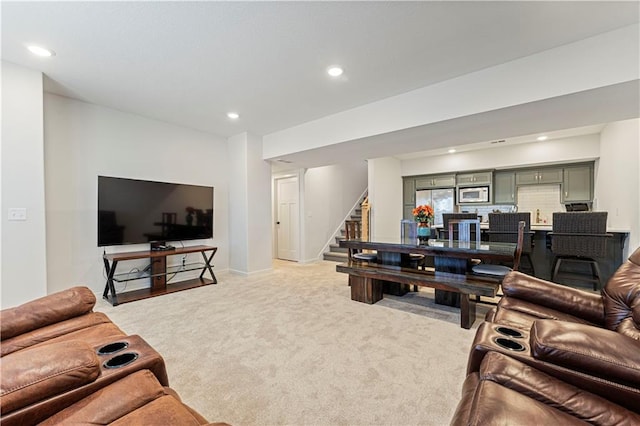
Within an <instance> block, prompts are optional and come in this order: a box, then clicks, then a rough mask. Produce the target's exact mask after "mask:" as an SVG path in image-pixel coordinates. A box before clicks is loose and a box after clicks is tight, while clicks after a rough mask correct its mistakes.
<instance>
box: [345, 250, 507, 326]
mask: <svg viewBox="0 0 640 426" xmlns="http://www.w3.org/2000/svg"><path fill="white" fill-rule="evenodd" d="M336 271H337V272H343V273H346V274H349V285H350V286H351V300H355V301H358V302H363V303H368V304H373V303H376V302H377V301H379V300H381V299H382V287H383V284H384V281H391V282H396V283H401V284H409V285H415V286H421V287H430V288H434V289H438V290H445V291H450V292H453V293H460V326H461V327H462V328H466V329H469V328H471V326H472V325H473V322H474V321H475V318H476V300H475V296H486V297H495V296H496V294H497V292H498V286H499V283H498V281H497V280H495V279H492V278H485V277H477V276H470V275H461V274H452V273H447V272H438V271H428V270H427V271H423V270H416V269H410V268H405V267H401V266H390V265H382V264H373V263H370V264H365V263H356V262H350V263H343V264H339V265H337V266H336ZM472 296H473V297H472Z"/></svg>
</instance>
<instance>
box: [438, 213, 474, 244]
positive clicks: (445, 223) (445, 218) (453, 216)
mask: <svg viewBox="0 0 640 426" xmlns="http://www.w3.org/2000/svg"><path fill="white" fill-rule="evenodd" d="M469 219H478V215H477V214H476V213H442V233H443V235H442V238H443V239H445V240H446V239H449V221H451V220H469ZM475 238H476V236H475V234H474V235H472V236H471V239H475ZM453 239H454V240H458V239H459V236H458V233H457V229H454V231H453Z"/></svg>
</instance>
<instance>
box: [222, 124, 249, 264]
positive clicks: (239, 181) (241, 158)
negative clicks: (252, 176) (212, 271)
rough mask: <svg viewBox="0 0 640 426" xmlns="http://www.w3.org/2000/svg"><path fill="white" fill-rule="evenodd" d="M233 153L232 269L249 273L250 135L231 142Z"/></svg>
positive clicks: (230, 213)
mask: <svg viewBox="0 0 640 426" xmlns="http://www.w3.org/2000/svg"><path fill="white" fill-rule="evenodd" d="M227 146H228V152H229V253H230V258H229V269H230V270H231V271H233V272H240V273H246V272H247V265H248V262H249V261H248V259H249V253H248V252H247V247H248V245H249V235H248V233H249V229H248V228H247V221H248V220H249V212H248V206H249V198H248V195H247V179H248V172H247V167H248V164H247V150H248V146H247V134H246V133H242V134H239V135H235V136H232V137H230V138H229V139H228V140H227Z"/></svg>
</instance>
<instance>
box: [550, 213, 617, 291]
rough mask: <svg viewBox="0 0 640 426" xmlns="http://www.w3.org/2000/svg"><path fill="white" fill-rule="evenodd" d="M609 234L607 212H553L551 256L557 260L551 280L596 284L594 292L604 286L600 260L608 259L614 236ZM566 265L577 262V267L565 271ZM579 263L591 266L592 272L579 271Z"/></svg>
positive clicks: (554, 260) (554, 261)
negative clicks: (576, 268)
mask: <svg viewBox="0 0 640 426" xmlns="http://www.w3.org/2000/svg"><path fill="white" fill-rule="evenodd" d="M612 236H613V235H612V234H608V233H607V212H567V213H564V212H562V213H561V212H556V213H553V231H552V232H551V253H553V255H554V256H555V257H554V259H553V266H552V274H551V281H553V282H558V281H556V280H558V279H561V278H564V279H568V280H573V281H576V280H577V281H586V282H590V283H593V289H594V290H598V289H600V288H601V287H602V282H601V276H600V268H599V266H598V261H597V259H598V258H603V257H606V255H607V242H608V241H609V239H610V238H611V237H612ZM563 262H564V263H565V265H566V264H570V263H574V268H572V269H571V270H570V269H568V268H567V269H566V270H565V271H562V270H561V265H562V264H563ZM575 264H587V265H589V266H590V270H591V273H590V274H585V273H582V272H580V271H577V270H575V266H576V265H575Z"/></svg>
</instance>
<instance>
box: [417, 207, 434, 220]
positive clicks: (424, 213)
mask: <svg viewBox="0 0 640 426" xmlns="http://www.w3.org/2000/svg"><path fill="white" fill-rule="evenodd" d="M412 213H413V218H414V219H415V221H416V222H427V223H429V222H431V221H432V220H433V215H434V211H433V207H431V206H430V205H429V204H424V205H421V206H417V207H416V208H415V209H413V211H412Z"/></svg>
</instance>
